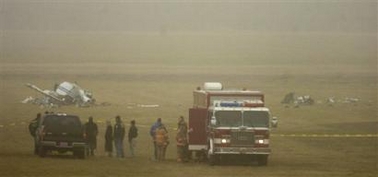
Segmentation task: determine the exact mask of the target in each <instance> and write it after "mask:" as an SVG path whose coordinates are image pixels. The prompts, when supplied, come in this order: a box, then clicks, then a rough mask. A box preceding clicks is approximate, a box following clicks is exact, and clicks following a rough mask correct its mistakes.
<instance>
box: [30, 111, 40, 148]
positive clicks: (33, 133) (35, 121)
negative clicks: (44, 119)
mask: <svg viewBox="0 0 378 177" xmlns="http://www.w3.org/2000/svg"><path fill="white" fill-rule="evenodd" d="M40 120H41V113H38V114H37V117H36V118H34V119H33V120H32V121H31V122H30V124H29V127H28V128H29V133H30V135H31V136H33V139H34V154H38V145H37V144H38V139H37V137H36V134H37V128H38V125H39V122H40Z"/></svg>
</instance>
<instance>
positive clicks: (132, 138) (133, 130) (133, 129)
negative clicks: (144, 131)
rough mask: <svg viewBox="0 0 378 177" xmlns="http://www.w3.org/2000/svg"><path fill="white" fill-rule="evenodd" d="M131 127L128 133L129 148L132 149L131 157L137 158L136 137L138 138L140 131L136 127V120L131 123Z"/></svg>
mask: <svg viewBox="0 0 378 177" xmlns="http://www.w3.org/2000/svg"><path fill="white" fill-rule="evenodd" d="M130 125H131V126H130V128H129V133H128V137H129V147H130V155H131V157H134V156H135V153H134V149H135V147H136V137H137V136H138V129H137V127H136V126H135V120H132V121H131V122H130Z"/></svg>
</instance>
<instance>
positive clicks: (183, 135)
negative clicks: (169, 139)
mask: <svg viewBox="0 0 378 177" xmlns="http://www.w3.org/2000/svg"><path fill="white" fill-rule="evenodd" d="M187 135H188V125H187V123H186V122H185V120H184V117H183V116H180V118H179V121H178V128H177V134H176V143H177V162H186V161H187V160H188V159H187V158H188V150H187V149H188V136H187Z"/></svg>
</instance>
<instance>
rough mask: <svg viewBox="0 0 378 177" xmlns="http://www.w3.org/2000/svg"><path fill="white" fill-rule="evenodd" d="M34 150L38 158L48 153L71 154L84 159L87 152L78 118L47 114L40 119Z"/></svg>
mask: <svg viewBox="0 0 378 177" xmlns="http://www.w3.org/2000/svg"><path fill="white" fill-rule="evenodd" d="M35 138H36V146H35V147H36V148H37V153H38V155H39V156H40V157H45V156H46V154H47V153H48V152H51V151H57V152H59V153H65V152H68V151H71V152H73V155H74V156H77V157H79V158H82V159H84V158H85V156H86V151H87V144H86V142H85V134H84V131H83V125H82V123H81V121H80V118H79V117H78V116H75V115H67V114H48V115H45V116H44V117H42V118H41V120H40V121H39V124H38V128H37V133H36V137H35Z"/></svg>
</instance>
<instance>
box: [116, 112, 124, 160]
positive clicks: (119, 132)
mask: <svg viewBox="0 0 378 177" xmlns="http://www.w3.org/2000/svg"><path fill="white" fill-rule="evenodd" d="M113 137H114V145H115V148H116V154H117V157H118V158H124V157H125V154H124V151H123V139H124V137H125V126H124V125H123V123H122V121H121V117H120V116H116V124H115V125H114V133H113Z"/></svg>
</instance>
